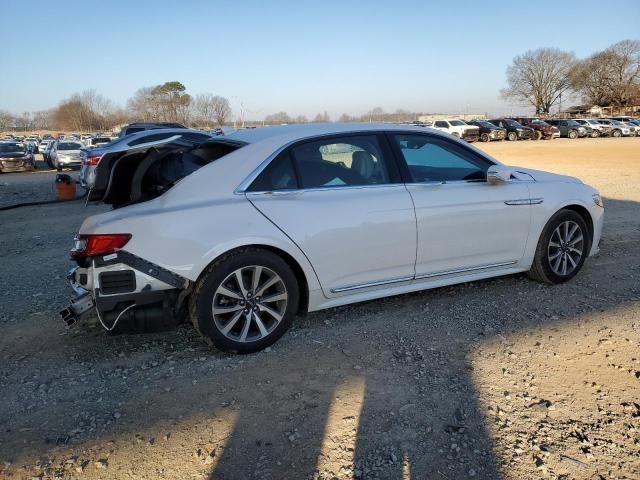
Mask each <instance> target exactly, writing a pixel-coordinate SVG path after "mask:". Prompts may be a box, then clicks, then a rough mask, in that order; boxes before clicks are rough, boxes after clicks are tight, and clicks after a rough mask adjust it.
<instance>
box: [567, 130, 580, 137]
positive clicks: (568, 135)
mask: <svg viewBox="0 0 640 480" xmlns="http://www.w3.org/2000/svg"><path fill="white" fill-rule="evenodd" d="M567 137H569V138H577V137H578V131H577V130H569V133H568V134H567Z"/></svg>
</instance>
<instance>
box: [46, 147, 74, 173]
mask: <svg viewBox="0 0 640 480" xmlns="http://www.w3.org/2000/svg"><path fill="white" fill-rule="evenodd" d="M81 149H82V144H81V143H80V141H76V140H58V141H57V142H55V143H54V144H53V148H52V149H51V151H50V152H49V157H50V158H51V165H52V166H53V167H54V168H56V169H57V170H62V168H64V167H70V168H73V167H79V166H80V165H81V160H80V150H81Z"/></svg>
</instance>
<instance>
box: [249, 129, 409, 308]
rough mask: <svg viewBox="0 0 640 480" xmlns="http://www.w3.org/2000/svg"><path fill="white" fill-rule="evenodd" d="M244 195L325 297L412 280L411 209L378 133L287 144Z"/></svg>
mask: <svg viewBox="0 0 640 480" xmlns="http://www.w3.org/2000/svg"><path fill="white" fill-rule="evenodd" d="M246 195H247V198H248V199H249V200H250V201H251V203H252V204H253V205H254V206H255V207H256V208H257V209H258V210H259V211H260V212H262V213H263V214H264V215H265V216H266V217H267V218H268V219H269V220H271V221H272V222H273V223H274V224H275V225H276V226H278V228H280V229H281V230H282V231H283V232H284V233H285V234H286V235H287V236H288V237H289V238H291V240H292V241H293V242H295V243H296V244H297V245H298V247H299V248H300V249H301V250H302V251H303V252H304V254H305V255H306V256H307V258H308V259H309V261H310V262H311V264H312V265H313V268H314V269H315V271H316V274H317V275H318V279H319V281H320V284H321V285H322V289H323V292H324V294H325V295H326V296H327V297H333V296H336V295H345V294H349V293H354V292H360V291H366V290H371V289H379V288H384V287H385V286H387V285H391V284H393V285H398V284H402V283H404V282H410V281H412V279H413V275H414V265H415V260H416V222H415V214H414V208H413V203H412V201H411V196H410V195H409V193H408V192H407V190H406V189H405V187H404V185H403V183H402V181H401V178H400V174H399V171H398V167H397V165H396V163H395V160H394V158H393V155H392V154H391V153H390V150H389V147H388V145H387V144H386V140H385V139H384V137H383V136H382V137H381V136H378V135H374V134H363V135H349V136H332V137H323V138H320V139H314V140H310V141H304V142H301V143H298V144H296V145H293V146H292V147H290V148H288V149H287V150H285V151H283V152H282V153H280V154H279V155H278V156H277V157H276V158H275V159H274V160H272V161H271V163H270V164H269V165H268V166H267V167H266V168H265V169H264V170H263V171H262V172H261V174H260V175H259V176H258V177H257V178H256V180H255V181H254V182H253V183H252V184H251V186H250V187H249V188H248V191H247V192H246Z"/></svg>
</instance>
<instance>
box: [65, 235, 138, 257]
mask: <svg viewBox="0 0 640 480" xmlns="http://www.w3.org/2000/svg"><path fill="white" fill-rule="evenodd" d="M129 240H131V234H130V233H109V234H97V235H78V236H77V237H76V244H75V246H74V247H73V249H72V250H71V257H73V258H77V257H92V256H94V255H106V254H109V253H113V252H115V251H116V250H120V249H121V248H122V247H124V246H125V245H126V244H127V242H128V241H129Z"/></svg>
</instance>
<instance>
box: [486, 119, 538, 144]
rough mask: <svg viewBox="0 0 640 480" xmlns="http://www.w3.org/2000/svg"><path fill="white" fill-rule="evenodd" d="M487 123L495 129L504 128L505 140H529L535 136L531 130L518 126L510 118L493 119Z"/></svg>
mask: <svg viewBox="0 0 640 480" xmlns="http://www.w3.org/2000/svg"><path fill="white" fill-rule="evenodd" d="M489 122H491V123H493V124H494V125H495V126H496V127H500V128H504V129H505V130H506V131H507V140H511V141H514V140H531V139H532V138H533V137H534V136H535V135H534V131H533V128H529V127H525V126H524V125H520V124H519V123H518V122H516V121H515V120H511V119H510V118H494V119H492V120H489Z"/></svg>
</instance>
